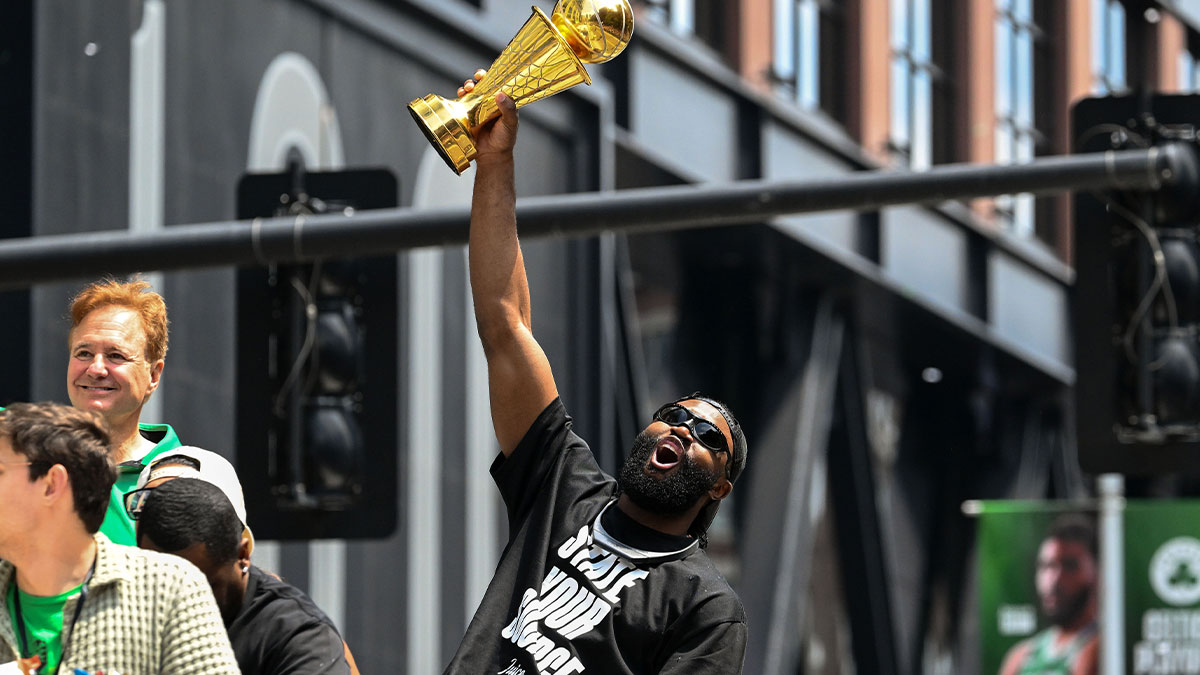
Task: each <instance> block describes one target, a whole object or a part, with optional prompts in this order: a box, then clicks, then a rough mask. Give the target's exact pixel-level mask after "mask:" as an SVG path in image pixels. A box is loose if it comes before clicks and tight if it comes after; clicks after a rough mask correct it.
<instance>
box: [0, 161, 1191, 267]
mask: <svg viewBox="0 0 1200 675" xmlns="http://www.w3.org/2000/svg"><path fill="white" fill-rule="evenodd" d="M1198 176H1200V159H1198V158H1197V154H1196V149H1195V146H1193V145H1189V144H1184V143H1170V144H1165V145H1162V146H1157V147H1151V148H1148V149H1141V150H1113V151H1106V152H1097V153H1088V154H1080V155H1065V156H1058V157H1046V158H1042V159H1038V160H1035V161H1033V162H1029V163H1027V164H1020V165H1006V166H996V165H979V164H949V165H944V166H939V167H934V168H931V169H929V170H927V171H921V172H911V171H893V170H886V171H885V170H878V171H863V172H857V173H850V174H843V175H838V176H836V177H831V178H828V179H825V180H818V181H805V182H799V181H786V182H784V181H780V182H767V181H745V182H739V183H731V184H715V185H714V184H703V185H689V186H682V187H663V188H642V189H634V190H621V191H617V192H605V193H586V194H568V195H558V196H552V197H538V198H527V199H522V200H520V201H519V202H518V204H517V219H518V222H519V223H520V229H521V236H522V237H524V238H529V237H544V236H567V237H579V236H587V235H593V234H597V233H600V232H603V231H612V230H620V231H622V232H627V233H640V232H650V231H663V230H675V229H686V228H696V227H707V226H716V225H736V224H746V223H756V222H763V221H765V220H768V219H770V218H772V217H775V216H781V215H787V214H802V213H816V212H821V211H836V210H847V209H849V210H856V211H873V210H877V209H879V208H882V207H886V206H896V205H901V204H923V203H940V202H945V201H949V200H955V199H970V198H975V197H987V196H993V195H1000V194H1014V193H1030V194H1034V195H1046V194H1053V193H1057V192H1063V191H1067V190H1083V189H1095V190H1133V191H1151V192H1157V191H1161V190H1164V189H1176V190H1177V192H1181V193H1184V194H1187V193H1188V192H1189V191H1190V192H1191V194H1197V193H1200V190H1198V189H1197V182H1198V178H1197V177H1198ZM469 221H470V213H469V211H468V210H467V209H461V208H459V209H452V210H445V209H444V210H415V209H381V210H375V211H359V212H356V213H354V214H353V215H352V216H348V215H347V214H328V215H320V216H296V217H285V218H259V219H255V220H253V221H225V222H212V223H199V224H189V225H175V226H170V227H167V228H165V229H163V230H161V231H157V232H153V233H148V234H143V233H139V234H134V233H130V232H128V231H106V232H93V233H85V234H69V235H49V236H41V237H30V238H26V239H11V240H6V241H2V242H0V289H8V288H22V287H27V286H31V285H34V284H37V283H41V282H48V281H54V280H59V279H70V278H92V277H95V276H98V275H102V274H127V273H132V272H137V271H143V272H145V271H152V270H163V271H166V270H176V269H186V268H196V267H213V266H222V265H236V266H249V265H267V264H271V263H292V262H304V261H311V260H315V259H318V258H328V257H366V256H378V255H381V254H386V253H392V252H395V251H400V250H406V249H413V248H421V247H426V246H449V245H461V244H464V243H466V241H467V232H468V227H469Z"/></svg>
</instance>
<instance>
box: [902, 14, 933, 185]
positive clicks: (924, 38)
mask: <svg viewBox="0 0 1200 675" xmlns="http://www.w3.org/2000/svg"><path fill="white" fill-rule="evenodd" d="M930 4H931V0H892V14H891V44H892V72H891V108H892V110H891V120H892V129H891V144H892V150H893V151H894V152H895V153H896V154H897V156H899V157H900V158H901V159H902V161H903V162H904V163H905V164H907V165H908V166H909V167H911V168H913V169H924V168H927V167H928V166H929V165H930V164H932V162H933V112H934V111H933V91H934V86H935V82H937V81H939V80H941V79H942V71H941V69H939V68H938V67H937V65H935V64H934V62H933V51H932V48H931V44H932V39H931V33H932V27H933V23H932V17H931V13H930Z"/></svg>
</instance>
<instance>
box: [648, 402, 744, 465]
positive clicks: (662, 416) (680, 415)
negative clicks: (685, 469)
mask: <svg viewBox="0 0 1200 675" xmlns="http://www.w3.org/2000/svg"><path fill="white" fill-rule="evenodd" d="M654 419H656V420H658V421H659V422H662V423H664V424H666V425H668V426H672V427H680V426H682V427H687V428H688V431H691V432H692V438H694V439H696V440H697V441H700V444H701V445H703V446H704V447H706V448H708V449H709V450H712V451H714V452H725V453H728V452H729V444H728V443H726V442H725V434H723V433H721V430H720V429H718V428H717V425H715V424H713V423H712V422H709V421H708V420H706V419H704V418H703V417H699V416H697V415H696V414H695V413H693V412H692V411H691V410H688V409H687V408H685V407H683V406H681V405H679V404H678V403H668V404H667V405H664V406H663V407H661V408H659V409H658V412H656V413H654Z"/></svg>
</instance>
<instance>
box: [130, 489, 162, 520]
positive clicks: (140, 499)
mask: <svg viewBox="0 0 1200 675" xmlns="http://www.w3.org/2000/svg"><path fill="white" fill-rule="evenodd" d="M154 490H155V488H151V487H147V488H141V489H138V490H134V491H133V492H130V493H129V494H127V495H125V513H127V514H129V519H130V520H137V519H138V518H139V517H141V515H142V509H144V508H146V500H147V499H149V498H150V493H151V492H153V491H154Z"/></svg>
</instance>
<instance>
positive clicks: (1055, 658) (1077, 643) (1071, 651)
mask: <svg viewBox="0 0 1200 675" xmlns="http://www.w3.org/2000/svg"><path fill="white" fill-rule="evenodd" d="M1096 629H1097V627H1096V624H1095V623H1092V624H1089V625H1087V626H1085V627H1084V628H1082V629H1080V630H1079V631H1078V632H1076V633H1075V635H1074V637H1072V638H1071V639H1070V640H1069V641H1068V642H1067V643H1066V644H1065V645H1062V646H1061V647H1056V646H1055V644H1054V643H1055V642H1056V641H1057V639H1058V636H1059V634H1060V632H1059V630H1058V629H1057V628H1049V629H1046V630H1044V631H1042V632H1041V633H1038V634H1037V635H1035V636H1033V637H1032V638H1030V639H1031V640H1032V641H1033V644H1032V648H1031V649H1030V650H1029V655H1028V656H1026V657H1025V663H1023V664H1021V669H1020V670H1019V671H1017V672H1018V673H1020V675H1071V673H1072V672H1074V670H1075V660H1076V659H1078V658H1079V653H1080V652H1082V651H1083V648H1084V647H1085V646H1087V643H1088V642H1089V641H1091V640H1092V639H1093V638H1095V637H1096Z"/></svg>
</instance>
